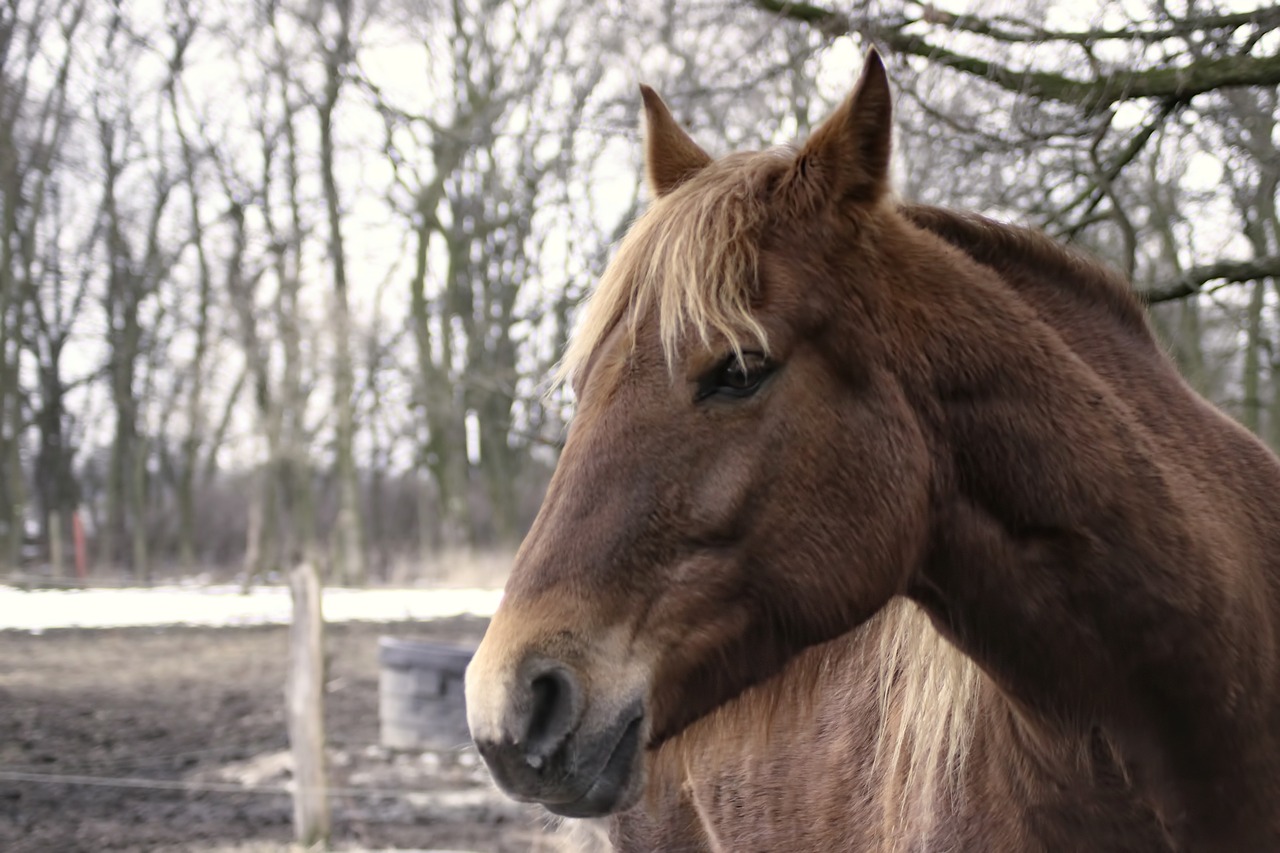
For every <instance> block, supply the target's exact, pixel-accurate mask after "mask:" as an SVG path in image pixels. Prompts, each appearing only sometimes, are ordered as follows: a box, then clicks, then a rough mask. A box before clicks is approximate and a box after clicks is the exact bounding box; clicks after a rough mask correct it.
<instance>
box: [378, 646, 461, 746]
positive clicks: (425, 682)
mask: <svg viewBox="0 0 1280 853" xmlns="http://www.w3.org/2000/svg"><path fill="white" fill-rule="evenodd" d="M473 654H475V649H474V648H470V647H463V646H450V645H446V644H444V643H429V642H425V641H421V640H402V639H399V638H397V637H379V638H378V664H379V672H378V721H379V724H380V726H379V728H380V732H381V734H380V738H381V741H382V745H383V746H385V747H388V748H390V749H437V750H456V749H458V748H459V747H463V746H468V745H470V743H471V732H470V730H468V728H467V706H466V703H465V701H464V699H463V691H462V676H463V673H464V672H465V671H466V668H467V664H468V663H469V662H470V661H471V656H472V655H473Z"/></svg>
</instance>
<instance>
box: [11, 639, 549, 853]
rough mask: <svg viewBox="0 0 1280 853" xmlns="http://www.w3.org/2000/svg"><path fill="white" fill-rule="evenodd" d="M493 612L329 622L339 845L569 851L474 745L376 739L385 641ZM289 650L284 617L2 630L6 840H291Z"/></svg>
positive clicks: (278, 844) (159, 843)
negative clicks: (517, 801) (253, 622)
mask: <svg viewBox="0 0 1280 853" xmlns="http://www.w3.org/2000/svg"><path fill="white" fill-rule="evenodd" d="M484 624H485V623H484V620H482V619H477V618H472V617H459V618H454V619H444V620H439V621H435V622H418V623H395V624H367V623H364V624H362V623H349V624H338V625H330V626H328V652H329V655H330V656H331V660H330V670H329V680H328V699H327V708H326V713H327V719H326V728H327V730H328V733H329V738H330V742H331V753H330V766H331V774H330V775H331V784H332V785H333V786H334V787H335V788H337V789H339V792H338V794H337V795H336V796H335V797H334V798H333V799H332V801H331V802H332V807H333V812H334V821H333V824H334V835H333V837H334V843H335V846H336V847H338V848H339V849H343V848H346V849H386V848H414V849H433V848H434V849H450V850H474V851H485V853H489V851H493V853H508V851H531V850H534V851H556V850H560V849H562V847H561V843H560V842H558V841H557V840H555V839H553V838H551V837H550V836H549V835H548V834H547V833H545V832H543V831H542V825H541V819H540V818H539V817H538V816H537V815H536V814H533V813H531V812H529V811H525V810H521V809H519V808H517V807H516V806H515V805H514V804H511V803H509V802H508V801H506V800H504V799H503V798H501V797H500V796H499V795H497V794H496V793H494V792H493V791H492V790H491V786H490V785H489V784H488V782H487V780H486V779H485V777H484V771H483V770H482V769H480V768H479V767H477V766H476V760H475V756H474V753H472V752H470V751H466V750H459V751H458V752H456V753H451V754H443V755H442V754H438V753H390V752H388V751H387V750H384V749H382V748H381V747H379V746H378V745H377V744H378V713H377V702H378V664H377V638H378V637H379V636H380V635H383V634H389V635H394V636H405V637H418V638H423V639H432V640H447V641H460V642H472V641H478V640H479V637H480V635H481V633H482V632H483V630H484ZM287 656H288V649H287V629H286V628H283V627H259V628H214V629H211V628H163V629H153V628H123V629H112V630H57V631H49V632H46V633H44V634H40V635H31V634H23V633H16V632H0V850H4V851H8V853H28V852H29V853H35V852H36V851H40V853H44V851H63V852H64V853H68V852H69V851H80V850H83V851H107V850H110V851H126V850H127V851H156V850H165V851H169V850H173V851H178V850H181V851H214V850H217V851H225V850H246V851H247V850H253V851H255V852H256V851H268V850H279V849H285V845H287V843H288V842H289V840H290V838H291V833H292V824H291V820H292V817H291V815H292V811H291V809H292V805H291V801H290V799H289V797H288V796H287V795H286V794H282V793H280V789H282V788H284V787H285V786H286V785H287V783H288V779H289V766H288V760H287V749H288V746H287V740H286V735H285V722H284V703H283V685H284V677H285V666H286V662H287ZM6 774H7V776H6ZM16 774H25V775H27V776H28V778H22V779H15V778H13V777H14V776H15V775H16ZM37 776H38V777H39V779H38V780H37V779H36V778H35V777H37ZM53 776H60V777H79V778H78V779H76V778H64V780H62V781H57V780H54V779H51V778H49V777H53ZM86 777H88V778H90V779H92V780H97V781H98V782H100V783H102V784H86V783H85V780H86ZM103 780H106V781H105V782H104V781H103ZM126 786H128V787H126ZM250 788H252V790H249V789H250Z"/></svg>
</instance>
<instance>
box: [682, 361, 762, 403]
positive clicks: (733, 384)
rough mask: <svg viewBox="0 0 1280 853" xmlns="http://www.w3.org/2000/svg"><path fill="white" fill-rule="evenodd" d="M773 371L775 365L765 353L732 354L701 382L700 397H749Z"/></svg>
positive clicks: (701, 398)
mask: <svg viewBox="0 0 1280 853" xmlns="http://www.w3.org/2000/svg"><path fill="white" fill-rule="evenodd" d="M772 371H773V365H772V364H770V362H769V360H768V359H766V358H765V357H764V354H763V353H758V352H744V353H742V355H741V356H738V355H736V354H735V355H731V356H729V357H728V358H727V359H725V360H724V361H723V362H721V363H720V364H719V365H718V366H717V367H716V368H715V370H713V371H711V373H710V375H709V376H707V377H706V378H704V379H703V381H702V382H700V383H699V386H700V387H699V389H698V399H699V400H703V399H706V398H707V397H711V396H714V395H722V396H725V397H749V396H751V395H752V394H754V393H755V392H756V391H757V390H758V389H759V388H760V384H761V383H762V382H764V380H765V378H766V377H768V375H769V374H770V373H771V372H772Z"/></svg>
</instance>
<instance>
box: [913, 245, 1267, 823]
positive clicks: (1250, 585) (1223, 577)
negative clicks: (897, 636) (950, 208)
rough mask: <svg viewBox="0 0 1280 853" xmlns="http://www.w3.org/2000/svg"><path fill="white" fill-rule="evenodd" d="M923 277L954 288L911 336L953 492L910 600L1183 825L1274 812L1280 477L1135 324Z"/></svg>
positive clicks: (1009, 689)
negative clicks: (1269, 801) (1254, 786)
mask: <svg viewBox="0 0 1280 853" xmlns="http://www.w3.org/2000/svg"><path fill="white" fill-rule="evenodd" d="M922 258H923V261H922V260H921V259H922ZM913 263H915V264H916V265H917V267H919V265H920V264H921V263H924V264H926V265H927V264H932V265H933V267H935V268H933V269H926V270H922V269H919V268H917V270H916V277H917V279H919V278H921V277H927V278H928V279H930V280H932V281H933V282H937V281H948V282H950V284H949V285H948V286H947V288H946V291H945V293H936V292H935V293H934V294H933V295H932V297H931V298H932V299H933V300H934V304H933V306H932V309H933V310H936V311H938V312H939V315H940V316H939V317H938V318H937V322H936V323H935V324H934V325H933V330H934V333H933V334H932V335H931V336H929V337H928V338H927V339H923V340H917V341H916V342H915V343H916V345H917V346H918V348H919V350H920V351H921V352H922V353H924V358H925V361H926V364H927V367H926V370H927V374H928V375H927V376H925V377H917V378H916V380H915V381H916V387H915V388H914V390H913V395H914V397H915V399H916V401H917V405H918V408H919V414H920V417H921V420H922V421H923V422H925V423H926V424H927V426H928V428H929V430H930V431H931V435H932V438H933V442H934V458H935V467H936V472H935V473H936V476H935V495H934V500H933V510H934V519H933V530H932V534H931V545H930V549H929V553H928V556H927V558H926V561H925V564H924V566H923V567H922V569H921V570H920V572H919V574H918V575H917V577H915V578H914V579H913V582H912V584H911V588H910V594H911V596H912V597H913V598H915V599H916V600H917V601H918V602H920V603H921V604H922V605H923V606H924V607H925V608H926V609H927V610H928V611H929V612H930V614H931V615H932V616H933V618H934V620H935V623H936V624H938V625H939V626H940V628H941V629H942V630H943V631H944V632H945V633H946V634H947V636H948V637H949V638H950V639H952V640H953V642H955V643H956V645H957V646H958V647H959V648H960V649H962V650H963V651H964V652H965V653H966V654H968V655H969V656H970V657H971V658H973V659H974V660H975V661H976V662H977V663H978V664H979V665H980V666H981V667H982V669H983V670H984V671H985V672H986V673H987V674H988V675H989V676H990V677H991V678H992V679H993V681H994V682H995V683H996V684H997V685H998V686H999V688H1000V690H1001V691H1002V692H1003V693H1004V694H1005V695H1007V696H1008V697H1009V698H1010V701H1011V703H1012V705H1013V707H1014V708H1015V710H1016V712H1017V716H1018V719H1020V720H1022V721H1024V722H1026V723H1027V724H1028V725H1029V726H1030V730H1033V731H1035V732H1037V733H1039V734H1038V736H1042V737H1044V738H1047V739H1048V740H1047V742H1049V743H1052V742H1054V741H1055V740H1066V739H1074V740H1076V741H1077V742H1084V741H1086V740H1088V739H1089V738H1090V737H1092V736H1093V734H1094V733H1095V732H1097V731H1102V732H1103V733H1104V735H1105V737H1106V738H1107V739H1108V742H1111V743H1114V744H1115V746H1116V755H1117V757H1118V761H1119V762H1120V764H1121V765H1122V766H1123V771H1124V773H1125V774H1126V776H1127V777H1128V778H1130V779H1132V780H1133V784H1134V786H1135V789H1137V790H1140V791H1142V792H1143V793H1144V795H1146V796H1148V797H1149V798H1150V799H1151V801H1152V802H1153V803H1155V804H1156V806H1155V807H1156V808H1157V809H1158V810H1159V811H1160V812H1161V813H1162V814H1163V815H1164V816H1165V818H1164V819H1165V820H1167V821H1168V822H1169V823H1170V824H1171V825H1175V826H1180V827H1184V828H1185V833H1186V837H1188V838H1204V839H1208V840H1216V839H1214V837H1213V833H1214V832H1216V831H1217V830H1216V829H1214V828H1211V827H1209V826H1208V824H1209V823H1212V822H1213V819H1211V818H1209V817H1207V816H1208V815H1221V814H1224V813H1227V812H1230V811H1232V810H1237V809H1254V808H1256V807H1258V804H1257V803H1256V797H1253V796H1242V795H1240V794H1239V793H1238V792H1239V791H1240V787H1241V786H1240V784H1239V783H1240V781H1241V774H1242V773H1243V774H1244V776H1247V777H1249V778H1250V780H1251V781H1252V782H1254V783H1258V789H1265V790H1267V791H1268V792H1270V794H1274V793H1276V791H1275V781H1274V779H1275V774H1276V768H1277V764H1280V749H1277V744H1276V743H1275V739H1274V738H1273V737H1272V736H1271V734H1270V733H1271V732H1272V731H1275V730H1276V728H1277V723H1280V710H1278V709H1280V703H1278V702H1277V690H1276V688H1275V687H1274V685H1275V684H1276V677H1277V674H1278V673H1277V671H1276V670H1277V666H1276V661H1277V658H1278V656H1280V647H1278V646H1277V638H1276V626H1277V625H1278V624H1280V594H1277V580H1276V579H1277V577H1280V556H1277V555H1280V517H1278V516H1277V513H1276V510H1275V509H1273V508H1272V507H1273V500H1272V498H1273V496H1274V495H1275V494H1280V465H1278V464H1277V462H1276V460H1275V458H1274V457H1273V456H1272V455H1271V454H1270V453H1269V452H1267V451H1266V450H1265V448H1263V447H1262V446H1261V445H1260V444H1259V443H1258V442H1257V441H1256V440H1254V439H1253V438H1252V437H1250V436H1248V435H1247V434H1246V433H1245V432H1244V431H1243V430H1241V429H1239V428H1238V427H1236V426H1235V425H1234V424H1232V423H1230V422H1228V421H1227V419H1226V418H1225V417H1223V416H1221V415H1220V414H1219V413H1217V412H1216V411H1214V410H1212V409H1211V408H1209V407H1208V406H1207V405H1206V404H1204V403H1203V401H1201V400H1199V399H1198V398H1196V397H1195V395H1194V394H1193V393H1192V392H1191V391H1190V390H1189V389H1188V388H1187V386H1185V384H1184V383H1182V382H1181V380H1179V379H1178V378H1177V375H1176V372H1175V371H1174V370H1173V369H1172V367H1171V366H1170V365H1169V363H1168V362H1167V360H1166V359H1165V358H1164V357H1163V356H1162V355H1160V353H1159V352H1158V351H1157V349H1156V347H1155V346H1154V344H1153V343H1152V342H1151V341H1150V340H1149V339H1147V340H1145V341H1143V340H1140V339H1139V338H1141V336H1140V335H1139V336H1137V337H1135V335H1134V332H1133V329H1132V328H1131V327H1123V324H1119V323H1117V324H1115V325H1114V327H1108V326H1107V324H1105V323H1101V324H1099V323H1097V316H1096V312H1087V311H1081V312H1080V313H1079V314H1078V315H1073V310H1072V308H1071V305H1070V301H1069V300H1068V301H1067V302H1065V303H1064V302H1063V301H1062V300H1060V299H1059V300H1057V301H1055V302H1053V305H1052V307H1050V306H1049V305H1048V303H1046V302H1042V303H1040V304H1037V301H1036V300H1037V298H1039V297H1037V293H1039V294H1041V295H1042V296H1043V294H1051V293H1052V290H1051V289H1049V290H1046V289H1045V288H1043V287H1040V288H1037V287H1034V286H1030V285H1028V283H1027V282H1026V281H1020V282H1010V281H1008V280H1002V279H1000V278H998V277H997V276H996V275H995V274H994V272H993V271H992V270H991V269H990V268H988V267H980V266H978V265H977V264H973V263H970V262H968V261H967V259H965V258H963V257H961V256H959V255H958V253H956V252H955V251H953V250H951V249H950V248H949V247H941V246H939V247H937V248H936V251H935V252H934V253H933V254H932V256H931V255H930V254H929V253H928V252H924V253H919V252H917V254H916V257H915V260H914V261H913V260H912V259H911V258H907V257H903V258H902V261H901V264H899V265H898V267H897V268H899V269H901V270H903V273H904V275H908V276H910V275H911V265H912V264H913ZM945 265H950V266H951V267H952V269H951V270H950V271H949V273H948V274H947V276H946V277H942V276H939V275H938V270H937V269H936V267H938V266H945ZM903 292H904V294H905V296H904V297H903V298H906V299H910V298H912V292H911V290H910V288H906V289H904V291H903ZM1090 324H1092V329H1093V330H1090ZM1048 752H1052V749H1049V750H1047V752H1046V754H1048ZM1263 782H1265V783H1266V784H1261V783H1263ZM1228 791H1231V792H1237V793H1231V794H1228V793H1226V792H1228ZM1233 798H1234V799H1233ZM1246 801H1254V802H1246Z"/></svg>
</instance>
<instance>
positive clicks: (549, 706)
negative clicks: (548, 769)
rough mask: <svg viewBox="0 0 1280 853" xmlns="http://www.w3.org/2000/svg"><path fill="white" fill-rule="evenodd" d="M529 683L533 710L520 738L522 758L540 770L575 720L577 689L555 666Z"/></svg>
mask: <svg viewBox="0 0 1280 853" xmlns="http://www.w3.org/2000/svg"><path fill="white" fill-rule="evenodd" d="M529 687H530V690H531V692H532V695H533V711H532V713H531V714H530V716H529V728H528V730H527V731H526V732H525V738H524V743H525V762H526V763H527V764H528V765H529V766H530V767H531V768H533V769H534V770H541V769H542V767H543V765H544V764H545V763H546V760H547V759H548V758H550V757H551V755H553V754H554V753H555V751H556V750H557V749H559V748H560V745H561V744H562V743H564V741H565V738H567V737H568V735H569V732H570V731H571V730H572V729H573V726H574V725H575V724H576V723H577V718H578V710H579V708H580V706H581V701H580V695H581V691H580V690H579V689H578V685H577V682H576V681H575V680H574V678H573V676H572V675H570V674H569V672H568V671H566V670H564V669H561V668H559V667H554V668H551V669H548V670H547V671H545V672H543V673H541V674H540V675H538V676H536V677H535V678H534V679H533V681H532V682H531V683H530V685H529Z"/></svg>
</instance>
